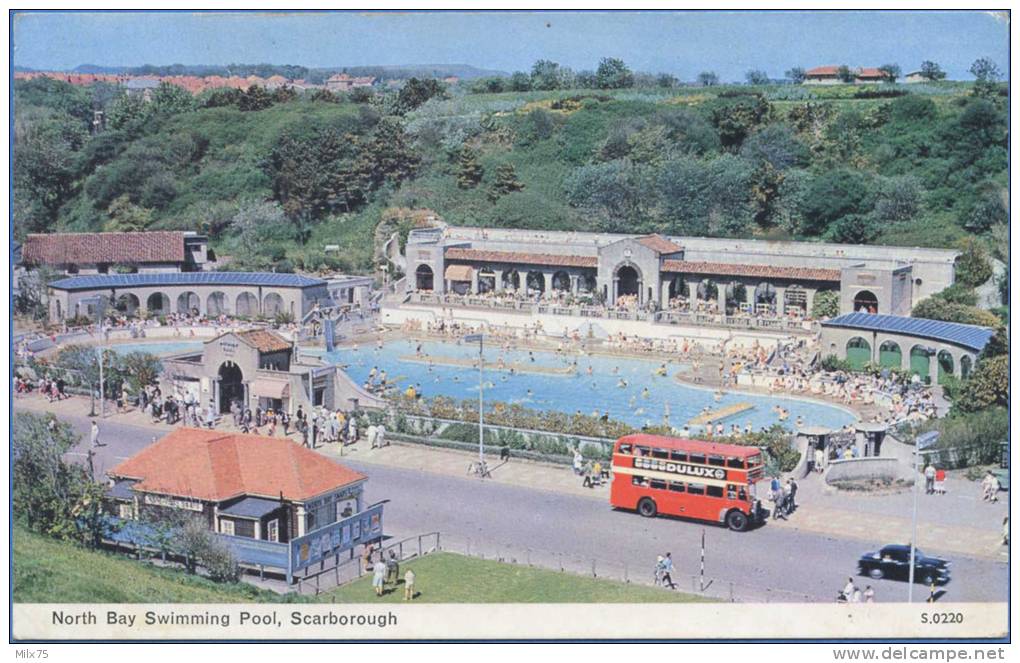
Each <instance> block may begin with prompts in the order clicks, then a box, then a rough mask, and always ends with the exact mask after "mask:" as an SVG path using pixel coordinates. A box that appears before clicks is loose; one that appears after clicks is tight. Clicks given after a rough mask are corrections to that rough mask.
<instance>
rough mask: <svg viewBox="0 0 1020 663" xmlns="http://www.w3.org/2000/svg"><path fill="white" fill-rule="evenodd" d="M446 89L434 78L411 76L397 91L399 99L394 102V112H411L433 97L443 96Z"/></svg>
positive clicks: (399, 113)
mask: <svg viewBox="0 0 1020 663" xmlns="http://www.w3.org/2000/svg"><path fill="white" fill-rule="evenodd" d="M445 94H446V91H445V89H444V87H443V85H442V83H440V82H439V81H437V80H436V79H434V78H424V79H423V78H409V79H408V80H407V82H406V83H404V86H403V87H401V88H400V92H398V93H397V101H396V104H394V112H396V114H397V115H404V114H405V113H410V112H411V111H413V110H414V109H415V108H418V107H419V106H421V105H422V104H424V103H425V102H426V101H428V100H429V99H431V98H433V97H440V98H442V97H443V96H444V95H445Z"/></svg>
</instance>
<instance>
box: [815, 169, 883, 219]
mask: <svg viewBox="0 0 1020 663" xmlns="http://www.w3.org/2000/svg"><path fill="white" fill-rule="evenodd" d="M871 206H872V188H871V186H870V182H869V181H868V176H867V175H865V174H864V173H861V172H860V171H856V170H847V169H839V170H833V171H829V172H827V173H824V174H822V175H820V176H818V177H815V178H814V179H813V180H812V181H811V183H810V184H809V185H808V188H807V191H806V195H805V196H804V204H803V209H802V211H803V214H804V227H803V228H802V230H803V232H804V234H806V235H809V236H819V235H822V234H824V233H825V232H826V231H827V230H828V229H829V227H830V226H832V225H833V224H835V223H836V222H837V221H839V220H840V219H842V218H843V217H845V216H849V215H854V214H856V215H862V214H867V213H868V212H870V211H871Z"/></svg>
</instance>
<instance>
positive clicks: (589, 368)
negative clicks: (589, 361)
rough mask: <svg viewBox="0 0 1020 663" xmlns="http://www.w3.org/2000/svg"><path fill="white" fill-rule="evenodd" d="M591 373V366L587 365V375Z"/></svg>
mask: <svg viewBox="0 0 1020 663" xmlns="http://www.w3.org/2000/svg"><path fill="white" fill-rule="evenodd" d="M591 374H592V370H591V366H590V365H589V366H588V375H591Z"/></svg>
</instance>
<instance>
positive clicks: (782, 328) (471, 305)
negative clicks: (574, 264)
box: [406, 292, 820, 334]
mask: <svg viewBox="0 0 1020 663" xmlns="http://www.w3.org/2000/svg"><path fill="white" fill-rule="evenodd" d="M406 301H407V302H408V303H412V304H438V305H440V306H452V307H457V308H468V309H486V310H509V311H519V312H522V313H532V314H552V315H563V316H570V317H582V318H601V319H606V320H633V321H638V322H651V323H654V324H661V325H685V326H694V327H719V328H724V329H748V330H757V331H779V332H784V333H791V334H814V333H817V332H818V330H819V329H820V327H819V324H818V322H816V321H813V320H804V319H792V318H782V317H765V316H755V315H720V314H717V313H702V312H697V311H672V310H663V311H654V312H653V311H648V310H640V309H630V310H628V309H607V308H599V307H593V306H584V305H565V304H557V303H550V302H536V301H529V300H522V299H486V298H484V297H472V296H470V295H439V294H431V293H423V292H415V293H410V294H409V295H408V298H407V300H406Z"/></svg>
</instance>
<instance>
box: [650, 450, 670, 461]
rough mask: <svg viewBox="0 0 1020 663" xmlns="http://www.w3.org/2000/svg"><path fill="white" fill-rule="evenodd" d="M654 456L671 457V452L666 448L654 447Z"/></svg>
mask: <svg viewBox="0 0 1020 663" xmlns="http://www.w3.org/2000/svg"><path fill="white" fill-rule="evenodd" d="M652 458H662V459H663V460H668V459H669V452H668V451H666V450H665V449H652Z"/></svg>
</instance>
